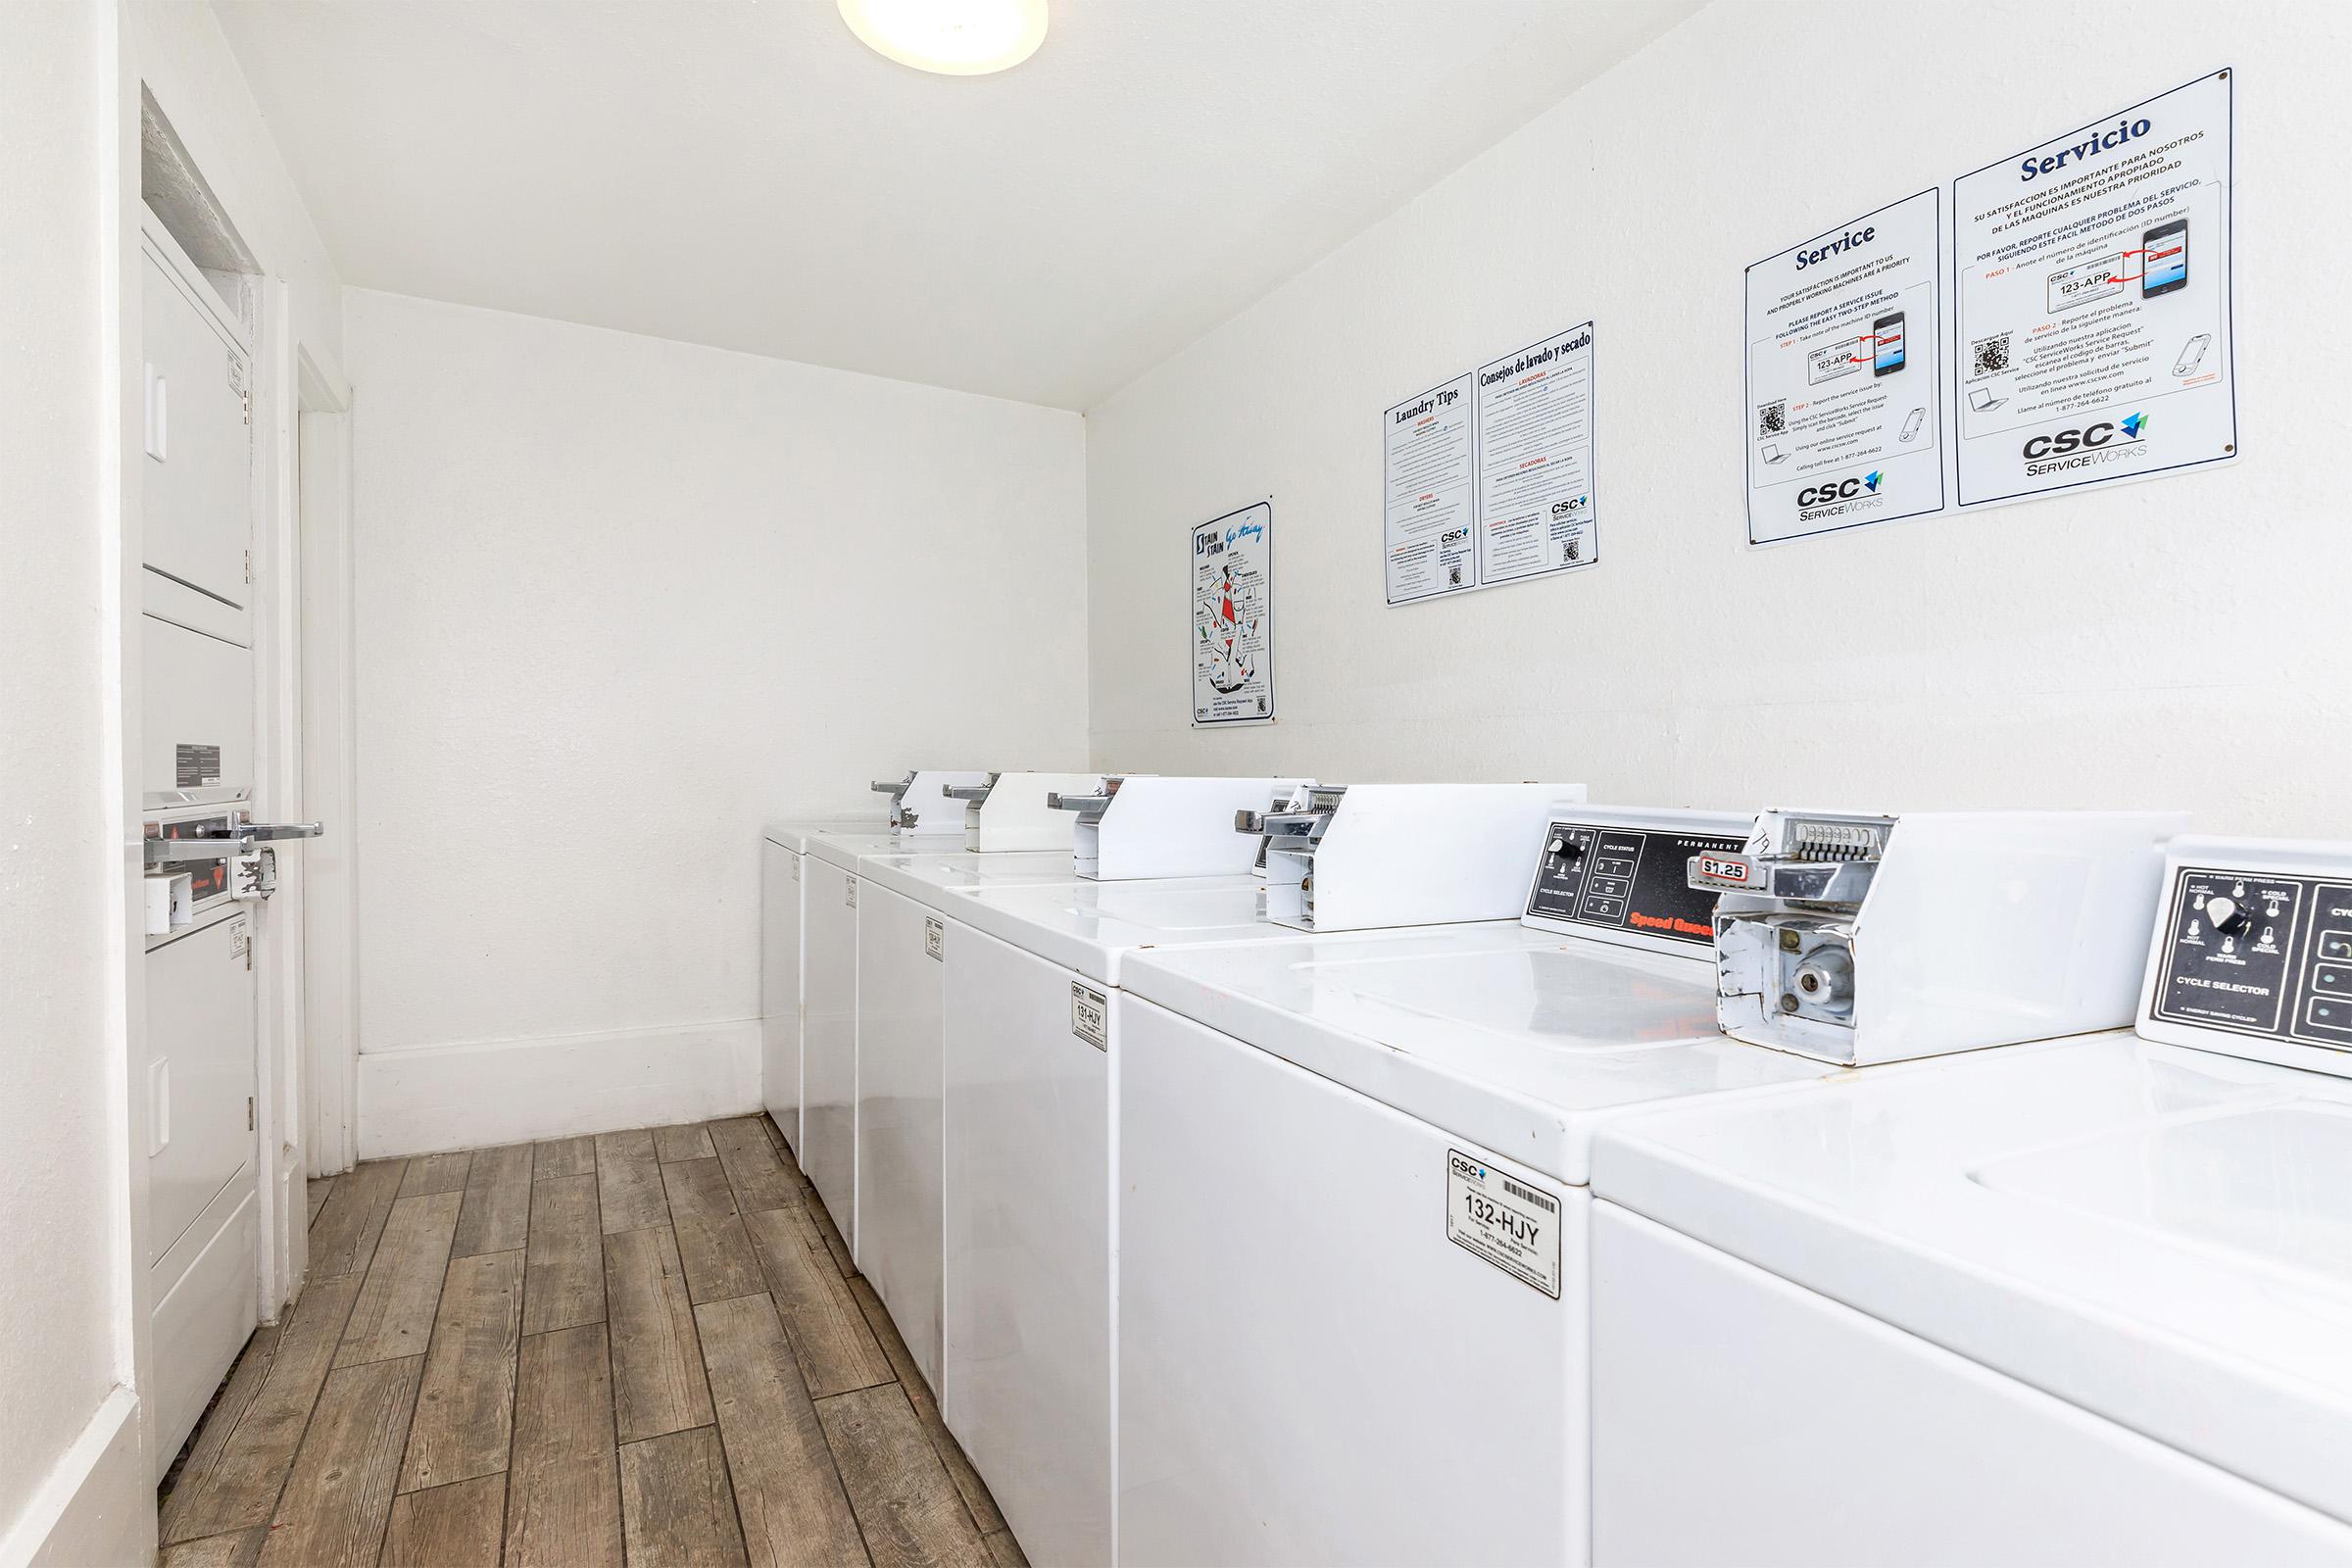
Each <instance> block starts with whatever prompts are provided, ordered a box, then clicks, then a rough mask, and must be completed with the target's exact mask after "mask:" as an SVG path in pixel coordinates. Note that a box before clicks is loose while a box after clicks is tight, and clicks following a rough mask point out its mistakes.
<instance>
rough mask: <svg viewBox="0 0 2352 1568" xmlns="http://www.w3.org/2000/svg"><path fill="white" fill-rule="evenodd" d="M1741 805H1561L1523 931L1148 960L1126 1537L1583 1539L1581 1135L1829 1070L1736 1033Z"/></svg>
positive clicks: (1123, 1228) (1141, 974)
mask: <svg viewBox="0 0 2352 1568" xmlns="http://www.w3.org/2000/svg"><path fill="white" fill-rule="evenodd" d="M1746 827H1747V819H1746V818H1744V817H1739V816H1724V815H1719V814H1709V813H1694V812H1649V811H1636V810H1626V809H1609V808H1576V807H1569V808H1565V809H1564V810H1563V814H1562V815H1560V816H1559V817H1558V818H1557V819H1555V820H1553V821H1551V822H1550V823H1549V824H1548V825H1546V826H1541V827H1539V830H1538V835H1539V836H1537V837H1531V839H1530V840H1529V841H1528V843H1527V846H1526V850H1525V852H1524V855H1523V864H1525V863H1527V862H1539V861H1540V863H1537V864H1534V865H1533V869H1534V870H1535V872H1536V875H1535V876H1534V878H1533V881H1532V884H1531V882H1530V881H1529V880H1528V878H1527V877H1526V874H1525V872H1524V871H1523V873H1522V882H1521V888H1522V893H1521V898H1522V901H1523V902H1524V905H1525V907H1526V909H1527V911H1528V913H1527V919H1528V921H1529V923H1528V924H1526V925H1521V924H1507V925H1485V926H1468V927H1460V928H1455V929H1448V930H1442V931H1435V932H1422V933H1414V934H1410V935H1406V936H1402V937H1393V938H1390V939H1387V940H1365V939H1364V938H1362V937H1358V936H1335V937H1322V936H1319V937H1316V938H1314V939H1312V940H1311V941H1308V942H1305V943H1302V944H1297V945H1290V946H1259V947H1252V948H1239V949H1228V950H1217V951H1203V952H1192V953H1148V954H1139V955H1137V956H1136V957H1135V960H1134V961H1133V962H1132V963H1131V964H1130V965H1129V967H1128V971H1127V977H1126V984H1127V988H1128V991H1129V993H1130V1002H1129V1004H1128V1009H1127V1019H1126V1032H1125V1038H1124V1041H1123V1052H1124V1054H1123V1056H1122V1058H1121V1068H1120V1074H1119V1080H1118V1084H1117V1091H1118V1093H1117V1107H1118V1117H1117V1134H1116V1138H1117V1149H1118V1163H1119V1177H1120V1180H1119V1217H1118V1243H1119V1247H1118V1308H1119V1326H1118V1346H1117V1350H1118V1383H1117V1388H1118V1412H1117V1432H1118V1446H1117V1477H1118V1560H1119V1562H1121V1563H1122V1564H1127V1565H1137V1564H1192V1563H1209V1562H1213V1563H1222V1564H1243V1563H1283V1564H1292V1563H1348V1564H1369V1563H1398V1564H1427V1563H1441V1562H1448V1563H1451V1562H1458V1563H1581V1562H1584V1561H1586V1560H1587V1557H1588V1553H1589V1540H1590V1535H1589V1523H1588V1521H1589V1508H1590V1501H1589V1496H1590V1495H1589V1491H1588V1487H1587V1453H1588V1447H1589V1439H1588V1433H1589V1421H1588V1411H1587V1403H1586V1397H1587V1395H1586V1391H1587V1377H1588V1362H1587V1356H1586V1323H1587V1314H1588V1283H1589V1279H1588V1265H1587V1251H1586V1238H1587V1233H1588V1223H1589V1215H1590V1210H1591V1206H1592V1204H1591V1199H1590V1195H1589V1193H1588V1191H1587V1189H1586V1185H1585V1184H1586V1181H1587V1150H1588V1147H1589V1145H1590V1142H1591V1139H1592V1137H1593V1131H1594V1129H1595V1128H1596V1127H1598V1126H1601V1125H1604V1124H1606V1123H1607V1122H1608V1121H1609V1120H1610V1119H1612V1118H1614V1117H1617V1116H1620V1115H1624V1114H1626V1113H1629V1112H1632V1111H1637V1110H1640V1109H1642V1108H1645V1107H1648V1106H1653V1105H1656V1104H1659V1103H1666V1102H1672V1101H1680V1100H1688V1099H1693V1098H1699V1097H1718V1096H1740V1095H1744V1094H1752V1093H1764V1092H1768V1091H1771V1090H1775V1089H1781V1088H1786V1087H1788V1086H1791V1085H1797V1084H1803V1083H1808V1082H1812V1081H1816V1080H1818V1079H1820V1078H1822V1077H1824V1076H1826V1075H1827V1074H1829V1073H1830V1072H1832V1071H1833V1070H1834V1069H1833V1068H1831V1067H1830V1066H1828V1065H1826V1064H1823V1063H1818V1062H1810V1061H1806V1060H1803V1059H1801V1058H1798V1057H1795V1056H1791V1055H1788V1054H1782V1053H1777V1052H1771V1051H1764V1050H1759V1049H1756V1048H1754V1047H1749V1046H1742V1045H1740V1044H1738V1043H1736V1042H1733V1041H1730V1040H1727V1039H1725V1038H1723V1037H1722V1036H1721V1035H1720V1034H1719V1033H1718V1031H1717V1029H1716V1026H1715V1001H1716V998H1715V982H1714V974H1713V966H1712V962H1711V956H1712V950H1711V947H1710V945H1709V943H1708V940H1707V933H1708V931H1709V929H1710V926H1709V919H1710V916H1711V913H1712V908H1713V905H1714V896H1713V895H1712V894H1710V893H1701V892H1695V891H1693V890H1692V889H1691V888H1690V886H1689V884H1688V873H1687V864H1688V862H1689V860H1690V859H1691V858H1692V857H1693V856H1695V855H1698V854H1701V853H1706V852H1709V851H1719V850H1723V849H1727V848H1728V849H1735V850H1736V849H1738V848H1739V846H1740V843H1741V841H1742V839H1743V837H1744V835H1745V831H1746ZM1539 847H1540V854H1539ZM951 1288H952V1287H951Z"/></svg>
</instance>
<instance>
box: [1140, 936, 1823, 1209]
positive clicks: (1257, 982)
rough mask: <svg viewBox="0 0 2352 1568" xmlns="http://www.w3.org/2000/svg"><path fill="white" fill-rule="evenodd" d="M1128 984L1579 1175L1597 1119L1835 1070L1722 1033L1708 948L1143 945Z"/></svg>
mask: <svg viewBox="0 0 2352 1568" xmlns="http://www.w3.org/2000/svg"><path fill="white" fill-rule="evenodd" d="M1125 985H1126V989H1127V991H1128V992H1129V994H1130V995H1133V996H1139V997H1144V998H1147V999H1149V1000H1150V1001H1152V1002H1155V1003H1157V1004H1159V1005H1161V1006H1164V1007H1168V1008H1170V1009H1172V1010H1174V1011H1176V1012H1180V1013H1182V1014H1184V1015H1185V1016H1186V1017H1189V1018H1193V1019H1196V1020H1198V1021H1200V1022H1201V1023H1204V1024H1207V1025H1209V1026H1210V1027H1212V1028H1215V1029H1219V1030H1222V1031H1223V1032H1224V1033H1226V1034H1229V1035H1233V1036H1235V1037H1236V1038H1238V1039H1241V1040H1245V1041H1248V1042H1249V1043H1250V1044H1251V1045H1253V1046H1256V1047H1258V1048H1259V1049H1261V1050H1264V1051H1267V1052H1269V1053H1271V1054H1275V1055H1277V1056H1280V1057H1282V1058H1283V1059H1284V1060H1286V1061H1291V1062H1294V1063H1296V1064H1298V1065H1299V1066H1300V1067H1304V1068H1306V1069H1307V1070H1308V1071H1310V1072H1314V1073H1318V1074H1320V1075H1322V1076H1323V1077H1326V1078H1329V1079H1332V1080H1334V1081H1336V1082H1339V1083H1342V1084H1346V1085H1347V1086H1348V1088H1350V1089H1354V1090H1356V1091H1358V1092H1360V1093H1362V1094H1365V1095H1368V1096H1370V1097H1372V1098H1373V1099H1375V1100H1377V1101H1379V1102H1380V1103H1383V1104H1386V1105H1390V1106H1393V1107H1395V1108H1396V1109H1397V1110H1400V1111H1403V1112H1405V1113H1406V1114H1407V1115H1411V1116H1415V1117H1418V1118H1419V1119H1421V1120H1423V1121H1426V1122H1428V1123H1430V1124H1431V1125H1432V1126H1435V1127H1439V1128H1442V1129H1444V1130H1445V1131H1446V1132H1450V1133H1452V1134H1454V1135H1455V1136H1457V1137H1460V1138H1466V1139H1468V1140H1470V1141H1471V1142H1473V1143H1475V1144H1478V1145H1480V1146H1481V1147H1482V1148H1485V1149H1487V1150H1489V1151H1492V1152H1495V1153H1496V1154H1500V1155H1503V1156H1505V1157H1506V1158H1510V1159H1514V1160H1517V1161H1519V1162H1520V1163H1521V1164H1524V1165H1528V1166H1531V1167H1533V1168H1535V1169H1537V1170H1542V1171H1546V1172H1548V1173H1549V1174H1551V1175H1553V1176H1555V1177H1557V1178H1558V1179H1559V1180H1561V1181H1564V1182H1570V1183H1576V1184H1582V1183H1583V1182H1584V1181H1585V1180H1586V1179H1587V1172H1588V1169H1589V1161H1588V1147H1589V1145H1590V1142H1591V1139H1592V1136H1593V1128H1594V1126H1595V1125H1597V1124H1598V1123H1599V1122H1600V1121H1601V1120H1602V1119H1604V1118H1607V1117H1610V1116H1615V1115H1619V1114H1622V1113H1624V1112H1626V1111H1629V1110H1634V1109H1640V1108H1643V1107H1647V1106H1652V1105H1655V1104H1658V1103H1661V1102H1665V1101H1671V1100H1677V1099H1681V1098H1684V1097H1687V1096H1693V1095H1713V1094H1722V1093H1729V1092H1737V1091H1752V1090H1760V1089H1767V1088H1771V1087H1774V1086H1779V1085H1788V1084H1805V1083H1811V1082H1814V1081H1816V1080H1819V1079H1821V1078H1824V1077H1826V1076H1829V1075H1830V1074H1832V1073H1833V1072H1835V1071H1837V1069H1835V1068H1833V1067H1832V1066H1831V1065H1830V1064H1828V1063H1826V1062H1818V1061H1808V1060H1806V1059H1804V1058H1802V1057H1798V1056H1791V1055H1788V1054H1783V1053H1780V1052H1775V1051H1766V1050H1763V1049H1761V1048H1758V1047H1754V1046H1742V1045H1740V1044H1738V1043H1737V1042H1735V1041H1731V1040H1727V1039H1725V1038H1724V1037H1723V1036H1722V1035H1721V1034H1719V1033H1718V1032H1717V1031H1716V1028H1715V973H1714V969H1713V967H1712V966H1711V965H1710V964H1708V963H1706V962H1705V961H1704V960H1702V959H1692V958H1687V957H1683V956H1679V955H1664V954H1653V953H1645V952H1642V951H1639V950H1636V949H1631V948H1617V947H1611V946H1609V945H1607V944H1604V943H1594V942H1585V941H1580V940H1577V939H1575V938H1568V939H1562V938H1561V937H1559V936H1558V935H1556V934H1554V933H1551V932H1548V931H1538V930H1531V929H1529V928H1527V927H1524V926H1521V925H1519V924H1518V923H1516V922H1515V921H1514V922H1489V923H1485V924H1479V925H1463V926H1445V927H1428V926H1423V927H1420V928H1417V929H1412V928H1408V929H1406V930H1402V931H1397V932H1391V933H1388V934H1386V935H1380V934H1367V935H1348V936H1330V937H1302V938H1301V940H1299V941H1298V942H1293V943H1287V944H1282V945H1278V946H1277V945H1264V944H1261V945H1257V946H1253V947H1239V948H1220V949H1208V950H1202V951H1199V952H1190V953H1156V952H1154V953H1139V954H1137V955H1136V956H1135V957H1134V959H1133V961H1131V962H1130V963H1129V964H1128V966H1127V974H1126V980H1125Z"/></svg>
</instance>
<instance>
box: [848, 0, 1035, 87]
mask: <svg viewBox="0 0 2352 1568" xmlns="http://www.w3.org/2000/svg"><path fill="white" fill-rule="evenodd" d="M839 4H840V6H841V20H842V21H844V22H846V23H848V24H849V25H850V30H851V31H852V32H854V33H856V34H857V35H858V40H859V41H860V42H862V43H863V44H864V45H865V46H866V47H867V48H869V49H871V50H873V51H874V53H876V54H878V55H881V56H883V57H884V58H886V59H890V60H896V61H897V62H898V63H899V64H900V65H902V66H912V67H913V68H914V69H915V70H917V71H929V72H935V73H938V74H940V75H943V76H985V75H987V74H988V73H991V72H995V71H1009V70H1011V69H1012V68H1013V67H1014V66H1017V65H1019V64H1020V63H1021V62H1022V61H1024V60H1026V59H1028V58H1029V57H1030V56H1031V55H1033V54H1035V53H1037V46H1038V45H1039V44H1041V43H1044V42H1045V41H1046V0H839Z"/></svg>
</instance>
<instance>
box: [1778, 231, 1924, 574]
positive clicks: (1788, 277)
mask: <svg viewBox="0 0 2352 1568" xmlns="http://www.w3.org/2000/svg"><path fill="white" fill-rule="evenodd" d="M1940 208H1941V202H1940V194H1939V193H1938V192H1936V191H1933V190H1923V191H1921V192H1920V193H1919V194H1918V195H1916V196H1910V197H1906V198H1905V199H1904V200H1902V201H1899V202H1896V203H1894V204H1893V205H1892V206H1890V207H1882V208H1880V209H1879V210H1878V211H1877V212H1875V213H1866V214H1864V215H1863V216H1862V217H1860V218H1857V219H1855V220H1853V221H1851V222H1847V223H1840V224H1838V227H1836V228H1835V229H1832V230H1831V231H1830V232H1828V233H1826V234H1816V235H1814V236H1813V237H1812V238H1810V239H1808V240H1806V241H1805V242H1804V243H1803V244H1801V245H1796V246H1792V247H1790V248H1789V249H1788V250H1785V251H1783V252H1781V253H1780V254H1779V255H1778V256H1774V257H1770V258H1768V259H1766V260H1764V261H1761V262H1758V263H1756V264H1755V265H1754V266H1753V267H1750V268H1749V269H1748V270H1747V407H1746V411H1745V412H1746V419H1747V436H1746V447H1747V542H1748V543H1749V544H1751V545H1771V544H1780V543H1782V542H1784V541H1786V540H1790V539H1804V538H1810V537H1812V536H1813V535H1815V534H1824V533H1836V532H1838V530H1840V529H1844V528H1859V527H1865V526H1868V525H1870V524H1872V523H1880V522H1893V521H1895V520H1896V519H1897V518H1901V517H1917V516H1922V515H1928V514H1931V513H1936V512H1941V511H1942V510H1943V447H1944V441H1943V429H1944V417H1943V406H1942V401H1941V394H1942V371H1941V367H1940V365H1939V363H1938V361H1937V358H1936V356H1937V353H1938V345H1939V344H1940V342H1941V341H1942V336H1943V334H1942V332H1941V330H1940V326H1939V320H1940V312H1941V310H1942V277H1941V274H1940V267H1941V263H1942V257H1943V233H1942V228H1943V224H1942V213H1941V210H1940Z"/></svg>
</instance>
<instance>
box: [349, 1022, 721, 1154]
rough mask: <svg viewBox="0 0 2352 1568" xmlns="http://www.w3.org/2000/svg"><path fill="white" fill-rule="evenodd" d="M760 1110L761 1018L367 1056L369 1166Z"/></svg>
mask: <svg viewBox="0 0 2352 1568" xmlns="http://www.w3.org/2000/svg"><path fill="white" fill-rule="evenodd" d="M759 1108H760V1023H759V1020H757V1019H749V1018H747V1019H744V1020H741V1021H739V1022H734V1023H711V1024H693V1025H688V1026H685V1027H682V1028H671V1029H631V1030H624V1031H620V1032H617V1033H613V1034H594V1035H555V1036H546V1037H542V1038H539V1039H532V1040H490V1041H480V1042H475V1043H473V1044H468V1045H456V1046H427V1047H423V1048H421V1049H418V1050H415V1051H376V1052H363V1053H361V1054H360V1127H359V1135H360V1136H359V1145H360V1157H361V1158H362V1159H382V1158H386V1157H388V1156H396V1155H402V1154H429V1153H434V1152H439V1151H442V1150H447V1149H480V1148H485V1147H488V1146H490V1145H493V1144H519V1143H524V1142H528V1141H529V1140H531V1139H535V1138H570V1137H574V1136H577V1135H578V1134H581V1133H605V1132H616V1131H618V1130H620V1129H622V1128H625V1127H653V1126H661V1125H662V1124H663V1123H667V1122H680V1121H700V1120H703V1119H705V1118H707V1117H711V1116H742V1115H749V1114H751V1113H752V1112H754V1111H757V1110H758V1109H759Z"/></svg>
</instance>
